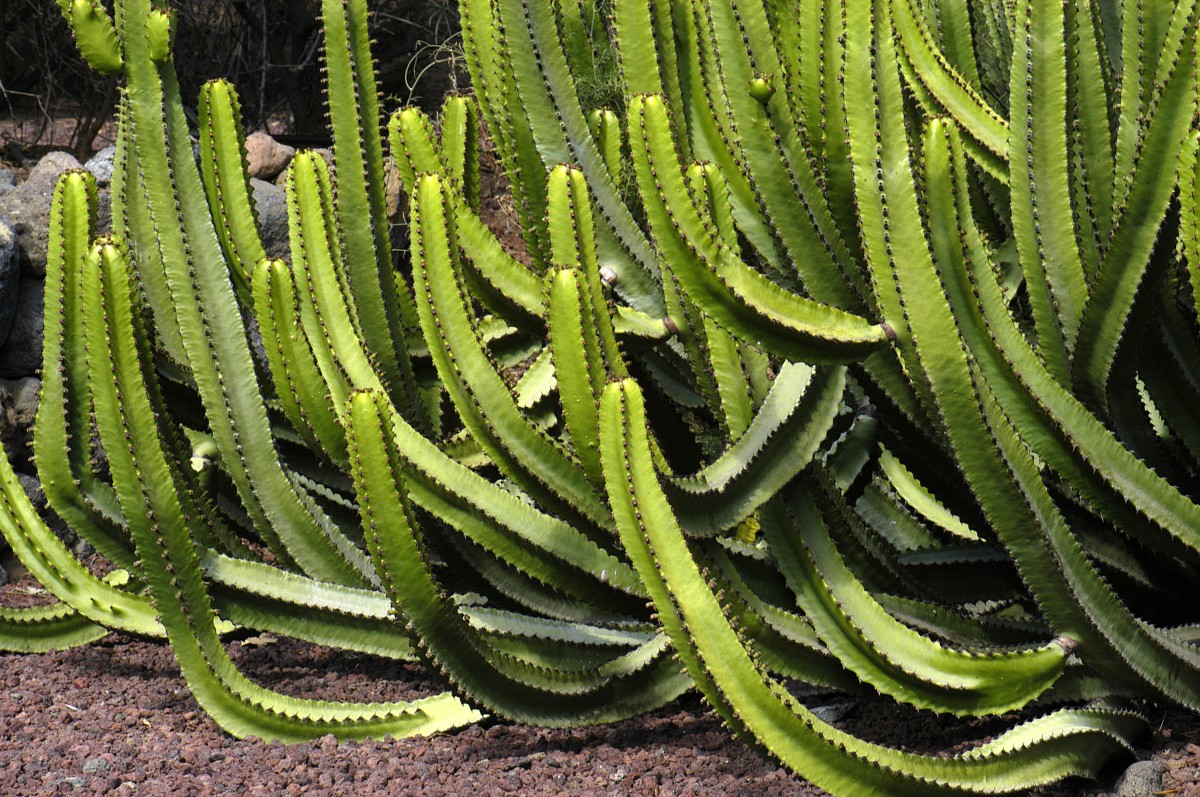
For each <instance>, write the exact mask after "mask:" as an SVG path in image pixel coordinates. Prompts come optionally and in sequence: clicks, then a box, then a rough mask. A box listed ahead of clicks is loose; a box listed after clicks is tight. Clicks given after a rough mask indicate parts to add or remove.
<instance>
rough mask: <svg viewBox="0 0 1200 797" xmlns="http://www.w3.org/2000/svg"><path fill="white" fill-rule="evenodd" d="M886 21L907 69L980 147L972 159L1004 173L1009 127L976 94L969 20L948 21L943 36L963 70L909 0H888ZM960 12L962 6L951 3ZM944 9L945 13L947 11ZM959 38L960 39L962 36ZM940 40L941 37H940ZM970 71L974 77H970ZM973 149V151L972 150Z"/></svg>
mask: <svg viewBox="0 0 1200 797" xmlns="http://www.w3.org/2000/svg"><path fill="white" fill-rule="evenodd" d="M889 5H890V7H891V24H892V25H893V26H895V31H896V37H897V40H898V41H899V43H900V48H901V50H902V52H903V53H904V57H905V58H907V59H908V61H909V63H910V64H912V66H913V71H914V72H915V74H916V75H917V77H918V78H919V79H920V81H921V83H922V85H923V86H924V88H925V89H927V90H928V91H929V92H930V93H931V94H932V95H933V96H934V97H935V98H936V99H937V102H938V104H939V105H940V106H942V107H943V108H945V110H946V112H947V113H949V114H950V116H951V117H953V118H954V120H955V121H957V122H958V123H959V125H960V126H961V127H962V129H963V130H964V131H965V132H966V133H967V134H968V135H969V136H970V137H971V139H972V141H973V143H975V145H976V147H977V148H980V149H983V150H984V153H980V156H979V158H978V162H979V163H980V164H981V165H983V166H985V168H990V170H992V171H993V173H994V174H996V172H997V171H998V174H996V176H997V177H999V178H1000V179H1005V178H1006V177H1007V165H1008V150H1009V130H1008V123H1007V121H1006V120H1005V119H1004V118H1003V117H1002V116H1001V115H1000V114H999V113H997V112H996V111H995V109H993V108H992V107H991V106H990V105H989V104H988V103H987V101H986V100H985V99H984V98H983V97H982V96H980V95H979V93H978V91H977V86H978V82H979V78H978V74H977V73H975V70H974V66H975V54H974V48H973V47H972V46H971V41H970V20H969V19H967V20H965V25H964V24H962V23H960V24H958V25H954V24H950V25H948V26H947V27H949V28H950V29H951V30H952V31H956V32H957V35H956V36H951V37H950V38H949V39H948V41H949V42H950V43H952V44H959V45H960V46H959V48H958V49H960V50H961V51H962V57H961V58H960V59H958V63H960V64H966V65H967V70H966V71H962V70H960V69H958V68H956V67H955V66H954V65H953V64H952V63H951V60H950V59H949V58H948V57H947V55H946V54H945V53H943V52H942V49H941V47H939V45H938V43H937V42H936V41H935V39H934V35H935V34H934V33H933V32H932V31H930V29H929V25H928V24H927V22H926V20H925V19H924V14H923V12H922V11H921V9H920V8H919V7H917V6H916V4H914V3H913V2H912V0H889ZM956 7H957V8H959V9H960V11H961V12H962V13H964V14H965V9H964V8H963V6H961V5H959V6H956ZM946 13H949V12H948V11H947V12H946ZM964 39H965V41H964ZM943 41H947V40H946V39H943ZM972 76H973V77H974V80H972V79H971V78H972ZM976 151H978V150H976Z"/></svg>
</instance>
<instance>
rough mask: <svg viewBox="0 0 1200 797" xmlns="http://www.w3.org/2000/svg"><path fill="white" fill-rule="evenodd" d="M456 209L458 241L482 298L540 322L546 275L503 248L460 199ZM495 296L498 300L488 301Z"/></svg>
mask: <svg viewBox="0 0 1200 797" xmlns="http://www.w3.org/2000/svg"><path fill="white" fill-rule="evenodd" d="M454 210H455V213H454V219H455V223H456V226H457V228H458V242H459V245H460V246H461V247H462V250H463V254H464V255H466V259H467V262H466V265H467V266H468V267H469V268H468V271H467V275H468V277H469V278H471V286H472V288H473V290H474V291H475V292H478V293H479V295H480V300H481V301H486V302H488V306H489V308H490V309H493V310H495V311H496V312H498V313H500V314H502V315H503V316H505V317H506V318H512V317H514V316H517V317H519V316H521V315H524V316H526V317H528V318H529V319H531V320H534V319H536V320H537V321H538V322H540V321H541V319H542V318H543V317H544V316H545V315H546V296H545V285H544V279H543V277H542V276H541V275H540V274H538V273H537V272H536V271H534V270H533V269H531V268H529V267H528V266H526V265H525V264H524V263H522V262H521V261H519V260H517V259H516V258H515V257H513V256H512V255H510V254H509V253H508V252H506V251H504V247H503V246H501V245H500V242H499V241H498V240H496V236H495V235H493V234H492V232H491V230H489V229H488V228H487V225H485V224H484V223H483V222H482V221H480V219H479V216H477V215H476V214H475V213H474V212H473V211H472V210H471V209H470V208H469V207H467V206H466V205H465V204H463V203H462V202H461V200H456V201H455V209H454ZM474 275H478V277H477V278H474ZM492 296H495V297H498V299H499V301H496V300H494V299H492V300H490V301H489V299H490V297H492ZM514 323H517V321H516V319H515V318H514Z"/></svg>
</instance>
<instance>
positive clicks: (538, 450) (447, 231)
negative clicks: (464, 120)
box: [410, 175, 608, 528]
mask: <svg viewBox="0 0 1200 797" xmlns="http://www.w3.org/2000/svg"><path fill="white" fill-rule="evenodd" d="M447 204H448V203H447V198H446V192H445V190H444V188H443V186H442V182H441V180H440V179H439V178H437V177H436V176H433V175H426V176H423V177H421V178H420V179H419V180H418V182H417V187H416V191H415V193H414V197H413V203H412V205H413V208H414V210H413V214H414V215H413V224H412V231H413V243H412V246H411V247H410V249H411V251H412V252H413V257H414V263H413V276H414V283H415V286H416V287H415V291H416V294H417V299H418V305H417V307H418V310H419V311H420V315H421V326H422V329H423V330H424V332H425V338H426V340H427V341H429V345H430V351H431V354H432V355H433V357H434V362H435V364H436V365H437V368H438V373H439V375H440V376H441V377H442V380H443V382H444V383H445V385H446V388H447V390H448V392H449V394H450V396H451V398H452V399H453V400H454V403H455V407H456V408H457V409H458V412H459V415H460V417H461V418H462V419H463V423H464V424H465V425H466V426H467V428H469V429H471V432H472V434H473V435H474V436H475V438H476V439H477V440H478V441H479V442H480V444H481V445H482V446H483V448H484V450H485V451H486V452H487V454H488V456H489V457H491V459H492V461H493V462H495V463H496V464H497V466H498V467H500V468H501V469H502V470H503V471H504V472H505V473H506V474H507V475H508V476H509V478H511V479H513V481H514V482H516V483H517V484H519V485H520V486H521V487H522V489H524V490H525V491H526V492H529V493H530V494H531V495H534V496H536V497H537V498H538V499H539V502H541V501H549V502H550V503H549V504H548V505H549V506H554V507H556V508H559V509H563V510H565V511H567V512H569V513H570V515H571V516H574V517H582V518H585V519H586V520H587V522H589V523H591V524H593V525H595V526H597V527H600V528H603V527H604V526H605V525H606V521H607V514H608V513H607V510H606V509H605V507H604V506H603V503H602V502H601V501H600V500H599V497H598V496H597V495H596V493H595V490H594V489H593V488H592V487H591V485H589V484H588V482H587V479H586V477H585V476H584V474H583V471H581V470H580V468H579V466H578V465H577V464H576V463H574V462H572V461H571V460H570V459H569V458H568V456H567V455H566V453H565V452H564V451H563V450H561V448H559V447H558V445H557V444H556V443H555V442H554V441H553V440H551V439H550V438H549V436H548V435H546V433H545V432H544V431H542V430H541V429H539V428H537V427H536V426H535V425H533V424H531V423H530V422H529V420H528V419H527V418H526V417H525V416H524V415H523V414H522V413H521V412H520V409H519V408H518V407H517V405H516V401H515V399H514V398H513V396H512V393H511V391H510V390H509V389H508V387H507V386H506V385H505V384H504V381H503V379H502V378H501V376H500V374H499V373H498V372H497V371H496V368H495V366H493V365H492V364H491V363H489V362H488V357H487V353H486V351H485V350H484V349H483V347H482V345H481V344H480V342H479V339H478V335H477V333H476V332H475V330H474V323H473V321H472V319H471V317H470V311H469V307H468V303H467V299H466V298H465V297H464V296H463V294H462V289H461V286H460V284H459V281H458V280H459V278H458V275H457V274H456V273H455V266H454V264H453V262H452V261H453V259H454V258H455V253H454V251H453V250H452V246H455V244H453V242H452V235H453V231H452V228H451V227H449V226H448V222H449V221H450V220H451V217H450V213H449V209H448V208H447Z"/></svg>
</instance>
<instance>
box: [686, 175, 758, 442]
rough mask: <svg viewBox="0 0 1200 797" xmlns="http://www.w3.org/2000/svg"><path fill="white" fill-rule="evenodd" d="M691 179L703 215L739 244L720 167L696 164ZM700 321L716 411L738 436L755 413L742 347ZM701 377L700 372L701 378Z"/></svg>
mask: <svg viewBox="0 0 1200 797" xmlns="http://www.w3.org/2000/svg"><path fill="white" fill-rule="evenodd" d="M687 180H688V186H689V188H690V189H691V191H692V195H693V196H695V197H696V201H697V204H698V206H699V207H700V208H701V213H702V215H707V216H708V217H709V219H711V221H712V224H713V227H714V228H715V229H714V237H715V238H717V239H718V240H720V241H721V242H722V243H723V244H724V245H725V246H727V247H729V248H730V249H734V248H736V246H737V231H736V230H735V229H734V221H733V213H732V208H731V206H730V204H729V189H728V187H727V186H726V184H725V182H724V181H723V180H721V178H720V176H719V175H718V174H717V173H716V169H715V168H714V167H713V166H712V164H705V165H703V166H702V165H700V164H693V165H692V166H691V167H689V168H688V171H687ZM705 211H707V213H706V214H705ZM688 316H689V325H690V324H691V323H694V322H692V321H691V320H690V316H691V313H688ZM700 325H701V326H702V328H703V341H704V347H705V348H706V349H707V351H708V358H707V359H708V363H707V365H708V368H709V369H711V372H712V383H713V385H714V386H715V392H716V395H717V397H718V399H719V404H720V406H719V411H718V412H717V413H716V415H717V418H718V420H719V421H720V423H721V425H722V426H723V427H724V428H725V431H726V433H727V434H728V436H729V438H730V439H731V440H736V439H737V438H738V437H740V436H741V435H742V432H744V431H745V430H746V427H747V426H748V425H749V423H750V419H751V416H752V415H753V413H754V407H753V403H752V401H751V397H750V393H749V392H748V391H749V388H750V383H749V381H748V380H747V378H746V371H745V369H744V363H743V362H742V355H741V350H740V347H739V346H738V342H737V340H736V339H735V338H734V337H733V336H732V335H730V334H729V333H728V332H726V331H725V330H724V329H722V328H721V327H719V326H717V324H716V323H714V322H713V321H712V319H710V318H707V317H701V319H700ZM699 377H700V375H699V374H697V378H698V380H699ZM705 381H707V380H705ZM702 384H703V383H702Z"/></svg>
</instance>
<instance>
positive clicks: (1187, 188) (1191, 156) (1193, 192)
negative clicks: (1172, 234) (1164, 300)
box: [1179, 131, 1200, 317]
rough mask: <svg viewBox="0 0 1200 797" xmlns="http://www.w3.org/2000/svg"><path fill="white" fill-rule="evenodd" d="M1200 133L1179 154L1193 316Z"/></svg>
mask: <svg viewBox="0 0 1200 797" xmlns="http://www.w3.org/2000/svg"><path fill="white" fill-rule="evenodd" d="M1198 189H1200V131H1193V132H1192V133H1191V134H1190V135H1189V136H1188V138H1187V143H1186V144H1185V145H1184V147H1183V151H1182V152H1181V153H1180V155H1179V259H1180V260H1181V261H1182V262H1183V263H1184V264H1185V265H1186V266H1187V273H1188V283H1189V284H1190V285H1191V288H1192V305H1193V307H1192V310H1193V315H1195V316H1197V317H1200V202H1198V199H1200V196H1198V195H1200V190H1198Z"/></svg>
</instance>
